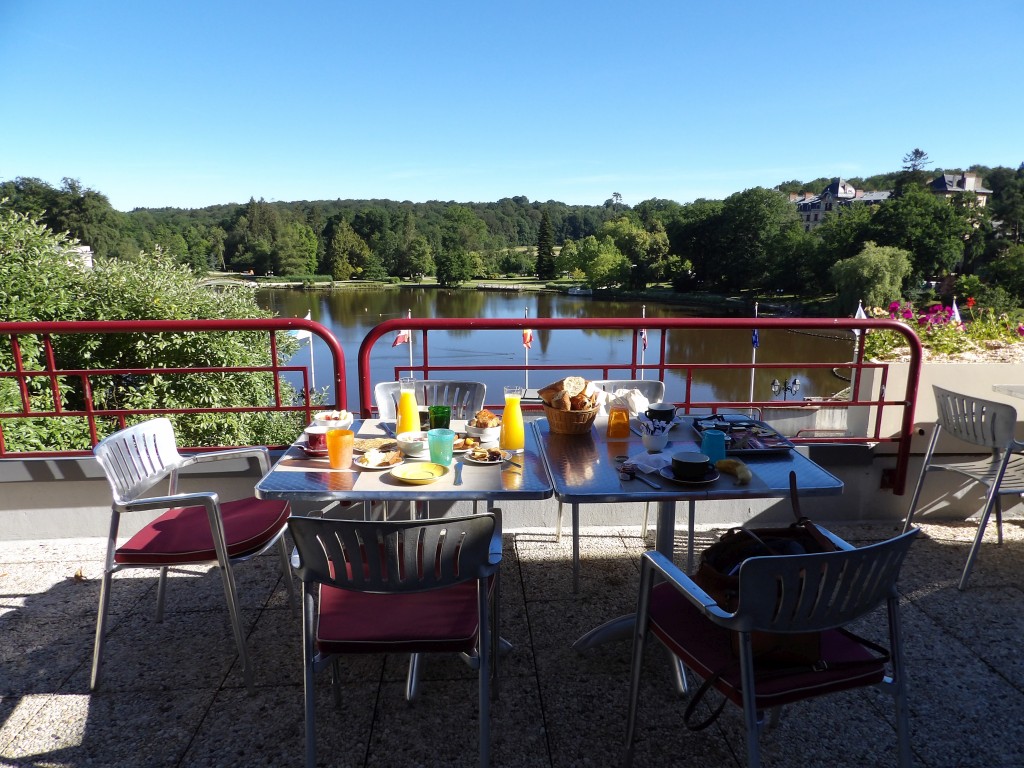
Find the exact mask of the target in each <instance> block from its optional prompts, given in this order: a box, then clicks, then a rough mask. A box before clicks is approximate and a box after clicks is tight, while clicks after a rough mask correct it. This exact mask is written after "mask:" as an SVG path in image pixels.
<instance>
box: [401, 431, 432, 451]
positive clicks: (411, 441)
mask: <svg viewBox="0 0 1024 768" xmlns="http://www.w3.org/2000/svg"><path fill="white" fill-rule="evenodd" d="M395 439H396V440H398V450H400V451H401V452H402V453H404V454H405V455H406V456H419V455H420V454H421V453H423V452H425V451H426V450H427V433H426V432H402V433H400V434H399V435H398V437H396V438H395Z"/></svg>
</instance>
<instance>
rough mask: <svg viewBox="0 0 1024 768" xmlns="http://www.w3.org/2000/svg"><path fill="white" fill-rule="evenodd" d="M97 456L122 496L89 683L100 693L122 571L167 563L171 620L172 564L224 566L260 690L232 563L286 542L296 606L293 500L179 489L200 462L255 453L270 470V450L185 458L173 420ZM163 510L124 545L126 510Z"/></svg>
mask: <svg viewBox="0 0 1024 768" xmlns="http://www.w3.org/2000/svg"><path fill="white" fill-rule="evenodd" d="M93 453H94V454H95V456H96V459H97V460H98V461H99V463H100V466H101V467H102V468H103V471H104V473H106V476H107V480H109V482H110V487H111V489H112V490H113V496H114V500H113V505H112V507H111V510H112V511H111V518H110V535H109V538H108V541H107V556H106V562H105V565H104V568H103V582H102V585H101V587H100V604H99V612H98V616H97V619H96V642H95V646H94V649H93V661H92V678H91V681H90V684H89V687H90V688H91V689H92V690H96V688H97V686H98V685H99V681H100V664H101V661H102V658H103V645H104V635H105V629H106V620H107V609H108V607H109V603H110V588H111V583H112V582H111V577H112V576H113V575H114V573H116V572H117V571H120V570H123V569H125V568H159V569H160V580H159V584H158V586H157V604H156V618H157V621H163V613H164V593H165V591H166V587H167V569H168V568H169V567H171V566H175V565H202V564H215V565H218V566H220V572H221V578H222V581H223V584H224V594H225V596H226V598H227V604H228V613H229V614H230V617H231V627H232V629H233V631H234V637H235V644H236V646H237V647H238V656H239V659H240V661H241V665H242V673H243V675H244V677H245V683H246V685H247V686H248V687H249V689H250V690H252V685H253V681H252V667H251V665H250V663H249V656H248V653H247V652H246V644H245V630H244V628H243V627H242V619H241V614H240V612H239V608H238V597H237V590H236V588H235V577H234V572H233V570H232V566H233V565H234V564H235V563H240V562H243V561H245V560H251V559H252V558H254V557H256V556H257V555H259V554H262V553H263V552H265V551H267V550H268V549H269V548H270V547H272V546H273V545H274V544H278V545H279V547H280V553H281V568H282V571H283V572H284V575H285V584H286V585H287V588H288V599H289V602H290V603H292V604H293V605H294V597H293V588H292V581H291V568H290V567H289V563H288V556H289V552H288V548H287V546H286V545H285V541H284V539H283V537H282V534H283V533H284V530H285V527H286V526H287V523H288V516H289V514H290V510H289V506H288V502H286V501H263V500H260V499H256V498H253V497H249V498H244V499H238V500H235V501H223V502H222V501H221V500H220V498H219V496H218V495H217V493H216V492H214V491H199V492H193V493H179V492H178V478H179V473H180V472H181V470H182V469H184V468H185V467H189V466H192V465H194V464H204V463H207V462H211V461H218V460H223V459H239V458H249V457H255V458H256V459H257V460H258V461H259V464H260V469H261V470H262V472H263V473H264V474H266V473H267V472H268V471H270V457H269V452H268V451H267V449H266V448H263V447H253V448H237V449H232V450H227V451H215V452H210V453H196V454H191V455H189V456H182V455H181V454H179V453H178V447H177V445H176V443H175V439H174V428H173V427H172V426H171V422H170V421H168V420H167V419H164V418H161V419H152V420H150V421H145V422H142V423H141V424H136V425H135V426H132V427H128V428H127V429H123V430H121V431H120V432H116V433H114V434H113V435H110V436H109V437H107V438H105V439H104V440H102V441H101V442H100V443H99V444H98V445H97V446H96V447H95V448H94V449H93ZM164 479H168V490H167V495H165V496H147V495H146V494H147V493H148V492H149V491H150V490H151V489H152V488H153V487H154V486H156V484H157V483H159V482H161V481H163V480H164ZM161 509H162V510H166V511H165V512H163V514H161V515H159V516H158V517H157V518H156V519H155V520H152V521H151V522H150V523H148V524H147V525H145V526H144V527H143V528H142V530H140V531H139V532H138V533H136V534H135V535H134V536H132V537H130V538H129V539H128V540H127V541H125V542H124V543H122V544H120V545H119V544H118V543H117V540H118V528H119V526H120V522H121V515H122V514H123V513H128V512H144V511H150V510H161Z"/></svg>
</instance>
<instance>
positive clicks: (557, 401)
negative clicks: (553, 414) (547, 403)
mask: <svg viewBox="0 0 1024 768" xmlns="http://www.w3.org/2000/svg"><path fill="white" fill-rule="evenodd" d="M551 407H552V408H557V409H558V410H560V411H571V410H572V398H570V397H569V391H568V390H565V389H563V390H562V391H561V392H558V393H557V394H556V395H555V397H554V399H553V400H552V401H551Z"/></svg>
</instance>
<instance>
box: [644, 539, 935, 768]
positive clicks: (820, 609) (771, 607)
mask: <svg viewBox="0 0 1024 768" xmlns="http://www.w3.org/2000/svg"><path fill="white" fill-rule="evenodd" d="M916 534H917V529H913V530H911V531H909V532H908V533H904V534H903V535H901V536H897V537H896V538H893V539H889V540H888V541H884V542H881V543H879V544H873V545H871V546H867V547H863V548H860V549H854V548H853V547H852V546H850V545H849V544H847V543H846V542H844V541H842V540H841V539H839V538H838V537H835V536H832V535H831V534H830V537H831V538H832V539H833V540H834V541H836V543H837V544H839V545H840V546H842V547H843V548H842V549H841V550H840V551H837V552H824V553H820V554H806V555H784V556H775V557H752V558H750V559H748V560H746V561H744V562H743V564H742V565H741V567H740V570H739V591H738V594H739V598H738V599H739V601H738V604H737V608H736V611H735V612H732V613H730V612H728V611H726V610H724V609H723V608H722V607H720V606H719V605H718V603H717V602H715V600H714V598H712V597H711V596H710V595H708V594H707V593H706V592H704V591H703V590H702V589H701V588H700V587H699V586H698V585H697V584H696V583H695V582H694V581H693V580H692V579H690V578H689V577H688V576H687V575H686V574H684V573H683V572H682V571H681V570H679V568H677V567H676V566H675V565H674V564H673V563H672V562H671V561H670V560H669V559H668V558H666V557H665V556H664V555H661V554H658V553H657V552H645V553H644V554H643V557H642V565H641V571H640V597H639V601H638V608H637V624H636V633H635V635H634V638H633V660H632V667H631V671H630V691H629V713H628V717H627V726H626V761H625V762H626V764H627V765H629V764H631V763H632V760H633V749H634V737H635V733H636V716H637V708H638V701H639V694H640V669H641V663H642V661H643V652H644V645H645V641H646V637H647V634H648V631H650V632H652V633H653V634H654V636H655V637H657V638H658V640H660V641H661V643H662V644H663V645H664V646H665V647H666V648H668V649H669V651H671V652H672V653H673V654H674V655H675V656H676V657H677V658H678V659H679V660H680V661H681V662H682V663H683V664H684V665H685V666H686V667H687V668H688V669H690V670H692V671H693V672H695V673H696V674H697V675H699V676H700V677H701V678H703V679H704V681H705V683H704V686H703V689H704V690H708V689H714V690H716V691H718V693H719V694H721V695H722V696H723V697H724V699H725V700H724V701H722V702H721V703H720V705H721V706H724V705H725V703H726V702H729V701H731V702H732V703H733V704H735V705H737V706H738V707H740V708H741V709H742V710H743V714H744V722H745V726H746V734H747V764H748V765H749V766H751V768H757V767H758V766H760V765H761V761H760V760H761V758H760V744H759V735H760V729H761V727H762V725H763V717H762V715H763V712H764V711H765V710H775V709H777V708H778V707H781V706H783V705H785V704H792V703H794V702H797V701H801V700H803V699H808V698H812V697H815V696H823V695H827V694H830V693H836V692H839V691H844V690H848V689H851V688H857V687H861V686H869V685H877V686H879V687H880V688H882V689H884V690H886V691H887V692H889V693H890V694H891V695H892V696H893V698H894V699H895V703H896V731H897V753H898V758H899V764H900V765H901V766H907V767H909V766H910V759H911V753H910V732H909V724H908V722H907V702H906V693H905V682H904V672H903V658H902V654H903V651H902V647H901V643H900V627H899V599H898V595H897V592H896V580H897V577H898V576H899V571H900V567H901V565H902V564H903V560H904V558H905V557H906V554H907V551H908V549H909V548H910V544H911V541H912V540H913V537H914V536H915V535H916ZM883 603H885V604H886V607H887V613H888V643H889V647H888V649H884V648H882V647H881V646H876V645H874V644H873V643H869V642H866V641H863V640H862V639H861V638H857V637H856V636H855V635H851V634H849V633H848V632H846V631H845V630H844V629H842V628H843V626H844V625H846V624H849V623H850V622H853V621H855V620H856V619H858V618H860V617H862V616H864V615H866V614H868V613H870V612H872V611H874V610H875V609H876V608H877V607H879V606H880V605H881V604H883ZM753 632H779V633H806V632H821V648H820V659H819V660H818V662H817V663H815V664H813V665H812V664H811V663H806V664H798V663H796V662H792V661H791V662H787V663H786V664H784V665H781V666H779V665H777V664H770V663H769V662H768V660H767V659H766V658H764V657H758V656H757V655H756V654H755V652H754V650H753V647H752V643H751V633H753ZM734 635H735V636H737V639H738V647H739V654H738V656H739V657H738V658H737V657H736V654H734V652H733V645H734V643H733V642H732V640H733V636H734ZM869 648H870V649H871V650H869ZM887 657H888V658H887ZM887 667H889V669H888V670H887ZM692 695H695V696H699V695H700V691H698V693H697V694H692ZM718 711H720V707H719V709H718V710H715V713H714V714H717V712H718ZM688 715H689V713H688ZM713 717H714V715H712V718H713ZM705 724H706V723H702V724H699V725H691V726H690V727H691V728H692V729H694V730H699V729H700V728H701V727H703V726H704V725H705ZM834 727H841V725H836V726H834Z"/></svg>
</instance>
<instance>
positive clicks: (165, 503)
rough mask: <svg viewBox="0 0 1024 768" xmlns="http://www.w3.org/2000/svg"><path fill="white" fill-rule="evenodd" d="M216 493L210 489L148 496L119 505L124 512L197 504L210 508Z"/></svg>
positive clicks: (214, 503)
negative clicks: (171, 494)
mask: <svg viewBox="0 0 1024 768" xmlns="http://www.w3.org/2000/svg"><path fill="white" fill-rule="evenodd" d="M217 501H218V499H217V494H216V493H212V492H210V491H199V492H196V493H176V494H174V495H173V496H150V497H148V498H145V499H136V500H135V501H130V502H128V503H127V504H123V505H121V510H122V511H124V512H142V511H145V510H147V509H171V508H172V507H188V506H193V505H199V504H201V505H202V506H204V507H206V508H207V509H210V508H211V507H214V506H216V504H217Z"/></svg>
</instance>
